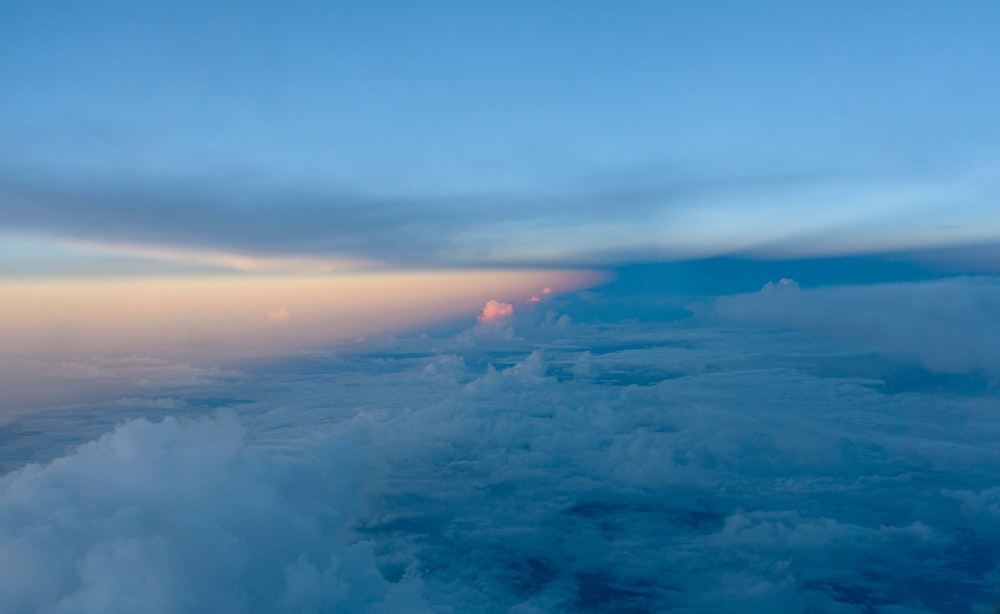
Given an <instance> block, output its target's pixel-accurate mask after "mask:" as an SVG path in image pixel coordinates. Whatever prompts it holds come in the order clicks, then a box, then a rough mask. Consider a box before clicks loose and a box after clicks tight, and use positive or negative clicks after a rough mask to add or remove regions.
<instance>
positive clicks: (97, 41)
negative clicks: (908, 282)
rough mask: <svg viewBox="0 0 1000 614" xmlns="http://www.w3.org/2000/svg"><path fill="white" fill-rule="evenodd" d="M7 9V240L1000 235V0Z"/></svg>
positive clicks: (461, 252) (869, 239) (426, 259)
mask: <svg viewBox="0 0 1000 614" xmlns="http://www.w3.org/2000/svg"><path fill="white" fill-rule="evenodd" d="M0 11H2V14H0V15H2V19H0V71H2V73H3V74H4V75H5V77H4V80H3V84H2V86H0V132H2V133H3V134H4V135H5V136H4V138H3V139H2V142H0V224H2V228H3V230H4V235H5V240H6V243H7V244H8V245H7V249H8V250H13V249H15V248H14V247H12V246H11V245H10V244H12V242H13V240H14V239H17V238H18V237H21V238H23V237H32V238H36V239H37V238H41V239H45V240H50V239H70V240H79V241H85V242H89V243H96V244H98V245H105V246H112V247H114V246H120V245H121V244H128V245H130V246H133V247H134V246H136V245H141V246H158V247H163V246H168V247H182V248H197V249H202V250H205V249H212V250H223V251H235V252H239V253H244V254H266V255H276V254H282V255H302V254H310V255H317V254H319V255H323V256H333V257H342V258H349V257H360V258H365V259H372V260H377V261H380V262H382V263H384V264H385V266H388V267H390V268H392V267H398V266H403V265H412V264H413V263H420V264H422V265H424V266H431V267H437V266H460V265H483V264H488V265H496V264H518V265H525V264H527V265H535V264H554V263H558V264H587V265H615V264H621V263H623V262H641V261H650V260H677V259H685V258H691V257H701V256H714V255H720V254H735V255H750V256H754V257H777V256H792V257H803V256H804V257H808V256H817V255H844V254H854V253H872V252H901V251H902V252H905V251H910V250H924V249H926V248H936V249H937V248H948V247H955V246H967V245H974V246H981V245H988V244H991V243H995V242H996V240H997V238H998V237H1000V213H997V211H1000V207H997V206H996V200H997V196H998V195H1000V186H998V180H997V179H996V177H998V176H1000V172H998V165H1000V134H998V131H1000V128H998V127H997V124H996V122H995V121H993V110H994V109H995V108H998V107H1000V78H997V77H998V74H997V70H998V69H997V68H996V67H995V62H993V61H992V58H995V57H997V56H998V55H1000V48H998V47H1000V43H998V42H997V40H996V36H995V32H996V28H997V26H998V24H1000V9H998V8H997V7H996V5H995V4H993V3H987V2H968V3H961V4H958V5H951V4H949V5H945V4H943V3H933V2H913V3H907V4H906V5H905V6H901V5H899V4H898V3H892V2H864V3H862V2H846V3H836V4H833V3H829V4H820V3H778V2H774V3H744V2H711V3H629V4H627V5H612V4H611V3H545V4H544V5H540V4H538V3H527V2H525V3H517V2H515V3H504V4H488V3H457V2H456V3H447V2H442V3H435V4H434V5H432V6H416V5H408V4H403V3H378V2H372V3H356V4H349V3H326V2H317V3H298V4H295V5H277V4H270V3H212V4H211V5H205V4H203V3H126V2H120V3H116V2H97V3H41V4H39V3H5V4H4V6H3V7H2V8H0ZM36 247H37V246H36ZM51 248H52V249H53V250H58V249H64V248H65V246H62V247H58V246H51ZM153 260H155V258H154V259H153ZM979 260H982V258H979ZM37 261H38V259H37V258H34V259H32V258H27V257H26V258H25V262H26V264H24V265H23V266H22V268H27V269H29V270H30V268H31V267H32V266H34V265H33V264H32V263H34V262H37ZM976 261H977V258H976V256H975V255H972V256H968V257H966V258H965V260H964V261H963V263H965V264H960V265H959V266H960V267H961V266H966V265H968V266H972V264H975V262H976ZM969 263H972V264H969ZM980 265H981V263H980ZM103 266H105V264H104V263H102V262H99V261H96V260H95V261H94V264H93V267H92V268H95V269H101V267H103ZM155 270H156V267H155V266H151V271H155Z"/></svg>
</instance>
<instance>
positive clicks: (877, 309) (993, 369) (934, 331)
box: [714, 277, 1000, 375]
mask: <svg viewBox="0 0 1000 614" xmlns="http://www.w3.org/2000/svg"><path fill="white" fill-rule="evenodd" d="M714 309H715V311H716V313H718V314H720V315H722V316H723V317H725V318H729V319H735V320H744V321H749V322H756V323H760V324H765V325H779V326H788V327H794V328H803V329H809V330H817V331H822V332H825V333H827V334H830V335H835V336H840V337H847V338H850V339H854V340H856V341H858V342H860V343H869V344H872V345H873V346H874V347H875V348H877V349H879V350H880V351H883V352H886V353H888V354H890V355H892V356H895V357H898V358H903V359H909V360H913V361H917V362H919V363H920V364H922V365H923V366H925V367H927V368H929V369H932V370H935V371H941V372H947V373H961V372H967V371H980V372H984V373H988V374H991V375H1000V282H998V280H997V279H996V278H990V277H968V278H953V279H945V280H941V281H928V282H919V283H899V284H878V285H871V286H835V287H828V288H817V289H808V290H806V289H800V288H799V286H798V284H796V283H795V282H794V281H792V280H789V279H782V280H781V281H780V282H778V283H777V284H774V283H768V284H767V285H766V286H764V288H763V289H762V290H761V291H760V292H758V293H753V294H743V295H738V296H729V297H723V298H720V299H719V300H718V301H717V302H716V303H715V305H714Z"/></svg>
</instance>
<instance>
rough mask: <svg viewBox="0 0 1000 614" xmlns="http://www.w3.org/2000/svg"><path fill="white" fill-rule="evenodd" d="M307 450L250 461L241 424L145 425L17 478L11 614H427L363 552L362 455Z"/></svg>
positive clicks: (410, 587)
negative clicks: (357, 526) (323, 613)
mask: <svg viewBox="0 0 1000 614" xmlns="http://www.w3.org/2000/svg"><path fill="white" fill-rule="evenodd" d="M303 444H304V442H300V444H299V445H298V446H296V448H295V449H288V450H284V451H279V450H274V451H273V452H268V451H266V450H262V449H255V448H251V447H247V446H246V445H245V443H244V435H243V432H242V428H241V426H240V423H239V421H238V419H237V418H236V416H235V415H233V414H231V413H222V414H219V415H217V416H216V417H214V418H211V419H208V420H203V421H199V422H191V421H183V420H182V421H178V420H174V419H173V418H167V419H166V420H164V421H162V422H159V423H150V422H147V421H145V420H139V421H135V422H131V423H129V424H127V425H124V426H121V427H119V428H117V429H116V430H115V431H114V432H113V433H110V434H108V435H105V436H104V437H102V438H101V439H99V440H97V441H94V442H92V443H89V444H87V445H85V446H82V447H81V448H80V449H79V450H77V451H76V452H74V453H72V454H70V455H69V456H66V457H64V458H61V459H59V460H57V461H55V462H53V463H51V464H49V465H46V466H38V465H31V466H28V467H25V468H24V469H22V470H20V471H18V472H15V473H12V474H9V475H7V476H5V477H4V478H3V479H2V481H0V546H2V547H0V570H2V573H3V576H4V578H6V581H5V582H4V583H3V586H0V609H3V611H5V612H12V613H16V612H43V611H45V612H80V613H87V612H94V613H96V612H108V611H138V610H142V611H144V612H179V611H214V612H240V611H248V610H256V611H279V610H283V611H320V610H329V609H331V608H333V609H337V610H340V611H357V612H361V611H365V612H368V611H382V612H396V611H409V612H417V611H422V609H423V608H422V607H421V604H420V597H419V591H420V584H419V580H417V579H415V578H411V577H409V576H407V577H404V578H403V579H400V580H399V581H397V582H395V583H390V582H387V581H386V580H384V579H383V577H382V576H381V574H380V573H379V571H378V569H377V568H376V566H375V559H374V552H373V546H372V544H371V543H365V542H354V543H352V541H351V540H350V539H349V532H350V526H351V524H352V523H353V522H355V520H356V518H357V514H358V513H359V511H360V508H359V498H358V488H359V486H360V485H361V484H363V483H364V480H365V476H366V475H371V472H370V470H369V469H368V468H367V467H366V466H365V463H364V462H362V461H360V460H359V457H358V454H357V451H354V450H351V449H350V447H349V446H346V444H344V443H339V442H333V441H326V442H317V443H315V444H313V445H308V446H305V447H303ZM318 471H323V472H329V479H325V480H322V483H319V482H315V481H314V480H312V479H311V477H310V476H312V475H316V472H318Z"/></svg>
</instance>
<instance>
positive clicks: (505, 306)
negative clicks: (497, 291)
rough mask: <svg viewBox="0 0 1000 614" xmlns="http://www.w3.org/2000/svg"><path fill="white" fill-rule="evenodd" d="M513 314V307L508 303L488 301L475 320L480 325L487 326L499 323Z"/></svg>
mask: <svg viewBox="0 0 1000 614" xmlns="http://www.w3.org/2000/svg"><path fill="white" fill-rule="evenodd" d="M513 314H514V306H513V305H511V304H510V303H504V302H501V301H497V300H493V299H491V300H489V301H487V303H486V305H484V306H483V311H482V313H480V314H479V315H478V316H476V319H477V320H478V321H479V323H480V324H487V323H490V322H499V321H502V320H505V319H507V318H509V317H510V316H511V315H513Z"/></svg>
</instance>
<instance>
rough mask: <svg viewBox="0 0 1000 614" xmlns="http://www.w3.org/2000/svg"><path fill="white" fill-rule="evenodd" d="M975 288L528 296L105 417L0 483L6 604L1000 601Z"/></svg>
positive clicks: (671, 605) (20, 608) (998, 417)
mask: <svg viewBox="0 0 1000 614" xmlns="http://www.w3.org/2000/svg"><path fill="white" fill-rule="evenodd" d="M995 288H997V285H996V281H995V280H991V279H954V280H948V281H944V282H940V283H929V284H897V285H886V286H871V287H837V288H827V289H819V290H804V289H798V288H797V287H796V285H795V284H793V283H775V284H774V285H772V286H769V287H767V288H765V289H764V290H763V291H762V292H760V293H759V294H752V295H740V296H732V297H726V298H723V299H720V300H718V301H714V302H711V303H709V304H705V305H703V306H702V307H700V308H693V309H694V311H695V315H694V316H693V317H690V318H687V319H682V320H677V321H674V322H647V321H639V320H635V319H633V318H631V317H630V316H629V314H627V313H622V314H621V318H620V321H619V322H617V323H609V322H606V321H604V322H601V323H599V324H595V323H588V322H586V321H584V320H583V319H581V318H577V317H574V318H573V319H572V320H570V319H568V318H566V317H565V312H566V311H568V310H571V308H572V306H573V305H572V303H573V301H575V300H587V301H593V300H598V299H599V297H598V298H595V296H596V295H594V294H588V295H586V296H585V297H584V298H583V299H580V298H560V297H551V296H545V297H544V298H543V299H541V300H540V301H539V302H537V303H531V304H530V305H527V306H525V307H524V308H521V307H519V308H518V309H516V310H515V311H514V313H512V314H511V315H510V317H509V318H508V319H507V322H506V324H505V329H504V330H505V333H504V334H494V335H488V334H482V333H481V332H479V328H481V327H482V326H483V325H482V324H474V323H473V322H469V323H468V324H469V325H471V326H472V328H470V329H468V330H466V331H464V332H454V331H452V332H450V333H448V334H438V335H425V336H421V337H413V338H399V339H395V340H393V341H392V342H391V343H378V344H375V343H372V344H370V345H367V346H364V347H361V346H358V347H355V348H354V349H353V350H351V351H340V352H337V353H329V354H318V355H311V356H308V357H299V358H295V359H289V360H286V361H282V362H275V363H272V364H268V365H256V366H252V365H251V366H246V367H244V368H243V369H244V370H243V371H242V373H241V375H239V376H233V377H232V378H229V379H219V380H214V381H209V380H206V381H205V382H204V383H203V384H201V385H200V386H198V387H197V388H173V389H171V388H170V387H164V388H162V389H158V390H156V391H155V395H154V394H153V393H152V391H151V393H150V399H149V400H147V401H144V400H143V399H137V398H130V399H123V400H122V401H120V402H119V404H118V405H116V406H115V408H114V413H112V414H110V415H113V416H115V418H114V419H115V420H118V419H120V416H121V415H122V411H123V409H122V408H123V407H131V408H132V411H134V413H135V414H136V415H141V416H144V417H143V418H139V419H136V420H132V421H128V422H125V423H122V424H120V425H119V426H117V427H115V428H114V430H113V431H111V432H108V433H106V434H105V435H104V436H102V437H101V438H100V439H97V440H96V441H91V442H89V443H85V444H84V445H82V446H81V447H79V448H78V449H76V450H75V451H73V452H71V453H68V454H66V455H63V456H61V457H60V458H56V459H55V460H52V461H51V462H43V463H40V464H31V465H24V466H22V467H21V468H20V469H16V470H14V471H12V472H11V473H8V474H7V475H6V477H4V478H3V479H2V481H0V540H2V543H0V564H2V566H3V575H4V577H5V578H11V579H12V580H11V581H5V582H4V583H2V584H0V609H2V610H3V611H9V612H32V611H53V612H88V611H90V612H109V611H112V612H113V611H138V610H142V611H147V612H157V611H161V612H170V611H213V612H215V611H218V612H226V611H229V612H243V611H303V612H309V611H313V612H318V611H344V612H377V611H392V612H401V611H431V612H470V611H485V612H511V613H515V614H528V613H537V612H655V611H677V612H733V613H736V612H740V613H743V612H845V613H847V612H852V613H853V612H879V613H887V614H888V613H892V614H902V613H910V614H915V613H921V612H922V613H927V612H955V613H987V612H991V611H992V610H991V608H992V607H994V606H996V605H997V604H998V603H1000V593H998V591H997V588H996V587H997V586H998V585H1000V529H998V527H1000V483H998V479H997V469H996V468H997V467H998V466H1000V445H998V444H997V442H998V441H1000V414H997V407H998V405H997V400H998V387H997V379H996V373H997V372H996V369H995V365H996V362H994V361H993V356H994V354H993V353H994V352H995V351H996V350H995V347H996V345H995V339H994V335H995V334H996V330H997V327H996V320H995V318H996V315H995V314H996V313H997V311H996V310H995V309H993V308H992V307H993V306H994V302H995V300H996V298H995V297H996V291H995ZM470 320H471V316H470ZM977 330H978V331H979V332H978V334H977V333H976V332H975V331H977ZM918 333H919V334H918ZM956 335H957V336H959V338H960V341H961V344H952V345H950V346H949V347H953V348H958V349H955V350H954V351H952V352H945V351H940V352H933V351H931V350H930V349H928V345H927V344H928V343H930V341H918V339H926V340H931V339H942V338H944V339H948V338H950V337H953V336H956ZM206 399H208V400H210V401H206ZM154 401H155V402H154ZM220 407H221V408H223V409H221V410H220V409H217V408H220ZM75 411H76V413H75V415H76V416H77V418H78V419H79V417H80V416H82V415H85V414H86V415H90V416H91V418H90V419H91V420H92V421H93V422H94V423H101V424H106V423H107V420H108V418H107V416H108V415H109V414H108V412H109V411H111V410H110V409H109V407H107V406H101V407H92V408H90V409H89V410H85V409H84V408H77V409H76V410H75ZM88 411H89V414H88V413H87V412H88ZM53 415H56V414H50V416H53ZM38 419H40V418H38ZM22 422H24V424H30V420H29V418H23V420H22ZM45 424H46V429H45V432H46V433H47V434H46V435H36V436H35V437H34V439H32V441H33V442H34V443H35V445H36V447H44V446H47V445H48V446H53V445H54V444H53V442H54V441H63V440H64V439H60V437H63V438H65V431H66V430H68V429H69V427H66V428H64V429H62V430H60V422H59V420H57V419H54V418H51V417H50V418H49V419H48V421H47V422H46V423H45ZM67 424H69V423H67ZM72 428H73V429H76V428H78V423H73V426H72ZM22 432H23V433H29V432H30V429H29V428H28V427H27V426H26V427H25V428H24V430H23V431H22ZM24 437H28V435H27V434H25V435H24ZM16 449H17V450H23V449H24V446H23V445H22V446H21V447H17V448H16ZM58 454H59V453H56V454H55V455H58ZM34 458H37V455H36V456H34ZM22 464H23V463H22Z"/></svg>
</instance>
